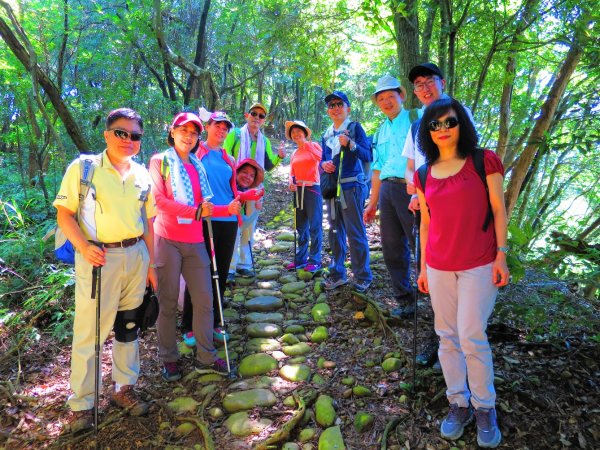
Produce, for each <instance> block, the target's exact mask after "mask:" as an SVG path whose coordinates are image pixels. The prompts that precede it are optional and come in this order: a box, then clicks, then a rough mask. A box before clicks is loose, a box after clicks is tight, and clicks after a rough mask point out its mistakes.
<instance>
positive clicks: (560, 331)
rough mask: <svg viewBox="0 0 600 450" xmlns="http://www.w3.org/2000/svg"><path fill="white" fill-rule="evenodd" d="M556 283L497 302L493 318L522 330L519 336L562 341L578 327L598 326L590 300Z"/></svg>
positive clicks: (529, 338)
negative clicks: (562, 288) (581, 297)
mask: <svg viewBox="0 0 600 450" xmlns="http://www.w3.org/2000/svg"><path fill="white" fill-rule="evenodd" d="M557 287H558V285H557V284H556V283H547V287H541V288H538V289H536V290H527V291H526V292H523V293H522V294H520V295H518V296H516V295H514V294H513V295H511V300H505V301H499V302H497V303H496V308H495V310H494V315H495V316H496V319H495V320H497V321H499V322H500V323H505V324H507V325H509V326H511V327H514V328H517V329H519V330H522V331H523V336H522V337H523V338H524V339H526V340H528V341H534V342H542V341H562V340H564V339H565V338H566V337H568V336H571V335H579V334H580V331H581V330H598V329H600V319H599V318H598V316H597V314H595V313H594V308H593V306H592V305H591V304H586V303H582V302H581V301H579V300H578V299H577V297H575V296H573V295H572V294H570V293H565V292H563V291H561V290H558V289H557ZM592 339H595V338H593V337H592Z"/></svg>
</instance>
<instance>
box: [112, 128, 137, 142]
mask: <svg viewBox="0 0 600 450" xmlns="http://www.w3.org/2000/svg"><path fill="white" fill-rule="evenodd" d="M107 131H112V132H113V133H114V134H115V136H116V137H118V138H119V139H121V140H123V141H126V140H127V139H131V140H132V141H133V142H137V141H141V140H142V136H143V135H144V134H143V133H130V132H129V131H125V130H121V129H120V128H111V129H109V130H107Z"/></svg>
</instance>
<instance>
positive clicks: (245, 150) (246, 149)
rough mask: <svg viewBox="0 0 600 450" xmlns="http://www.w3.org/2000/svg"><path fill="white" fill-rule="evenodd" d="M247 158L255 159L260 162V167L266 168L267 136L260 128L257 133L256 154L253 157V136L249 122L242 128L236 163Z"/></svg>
mask: <svg viewBox="0 0 600 450" xmlns="http://www.w3.org/2000/svg"><path fill="white" fill-rule="evenodd" d="M247 158H250V159H253V160H254V161H256V162H257V163H258V164H260V167H262V168H263V169H264V168H265V138H264V136H263V134H262V133H261V131H260V129H259V130H258V134H257V135H256V154H255V155H254V157H252V136H250V132H249V131H248V124H246V125H244V126H243V127H242V128H240V149H239V151H238V157H237V161H236V163H239V162H240V161H243V160H244V159H247Z"/></svg>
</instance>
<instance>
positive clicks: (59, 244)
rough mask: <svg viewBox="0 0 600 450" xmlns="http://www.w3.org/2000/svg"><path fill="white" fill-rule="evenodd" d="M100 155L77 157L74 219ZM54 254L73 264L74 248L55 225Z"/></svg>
mask: <svg viewBox="0 0 600 450" xmlns="http://www.w3.org/2000/svg"><path fill="white" fill-rule="evenodd" d="M100 158H102V155H81V156H80V157H79V169H80V176H79V205H78V206H77V213H76V220H78V219H79V211H80V210H81V204H82V203H83V201H84V200H85V199H86V197H87V195H88V192H89V191H90V188H91V187H92V177H93V176H94V169H95V168H96V167H97V166H98V164H99V163H100ZM54 255H55V256H56V259H58V260H59V261H61V262H63V263H65V264H71V265H72V264H75V248H74V247H73V244H72V243H71V241H69V240H68V239H67V237H66V236H65V234H64V233H63V232H62V230H61V229H60V227H56V229H55V235H54Z"/></svg>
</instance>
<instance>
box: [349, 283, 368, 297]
mask: <svg viewBox="0 0 600 450" xmlns="http://www.w3.org/2000/svg"><path fill="white" fill-rule="evenodd" d="M370 286H371V282H370V281H360V282H358V281H355V282H354V283H352V290H353V291H355V292H359V293H361V294H362V293H364V292H367V289H369V287H370Z"/></svg>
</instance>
